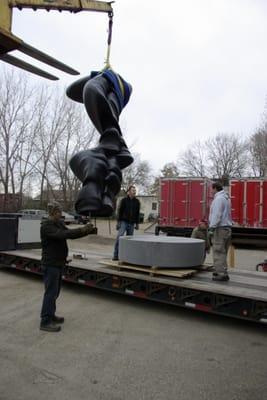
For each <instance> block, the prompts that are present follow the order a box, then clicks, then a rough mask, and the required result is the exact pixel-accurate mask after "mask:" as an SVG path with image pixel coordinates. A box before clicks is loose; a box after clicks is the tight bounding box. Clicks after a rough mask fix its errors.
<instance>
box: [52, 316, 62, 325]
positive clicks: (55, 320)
mask: <svg viewBox="0 0 267 400" xmlns="http://www.w3.org/2000/svg"><path fill="white" fill-rule="evenodd" d="M64 321H65V319H64V317H57V316H56V315H54V316H53V317H52V322H54V323H56V324H64Z"/></svg>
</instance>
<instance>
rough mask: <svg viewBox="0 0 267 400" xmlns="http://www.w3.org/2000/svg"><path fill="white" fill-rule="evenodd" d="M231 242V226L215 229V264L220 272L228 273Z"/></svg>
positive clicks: (213, 241)
mask: <svg viewBox="0 0 267 400" xmlns="http://www.w3.org/2000/svg"><path fill="white" fill-rule="evenodd" d="M230 243H231V228H228V227H225V228H224V227H219V228H215V229H214V235H213V240H212V244H213V246H212V248H213V266H214V268H215V271H216V272H217V273H218V274H225V273H227V252H228V249H229V246H230Z"/></svg>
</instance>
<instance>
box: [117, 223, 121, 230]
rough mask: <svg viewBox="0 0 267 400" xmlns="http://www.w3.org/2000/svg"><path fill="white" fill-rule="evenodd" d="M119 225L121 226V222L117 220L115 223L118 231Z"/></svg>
mask: <svg viewBox="0 0 267 400" xmlns="http://www.w3.org/2000/svg"><path fill="white" fill-rule="evenodd" d="M120 227H121V223H120V221H118V222H117V225H116V230H117V231H118V230H119V229H120Z"/></svg>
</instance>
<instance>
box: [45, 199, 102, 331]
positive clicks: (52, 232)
mask: <svg viewBox="0 0 267 400" xmlns="http://www.w3.org/2000/svg"><path fill="white" fill-rule="evenodd" d="M48 215H49V216H48V219H46V220H43V221H42V223H41V244H42V261H41V264H42V267H43V270H44V284H45V293H44V298H43V304H42V309H41V324H40V329H41V330H43V331H47V332H59V331H60V330H61V328H60V326H58V325H56V324H62V323H63V322H64V318H63V317H58V316H56V314H55V313H56V299H57V298H58V296H59V293H60V287H61V277H62V270H63V268H64V266H65V264H66V261H67V256H68V246H67V241H66V239H77V238H80V237H83V236H86V235H88V234H89V233H92V232H94V229H95V228H94V227H93V225H92V224H87V225H85V226H83V227H82V228H78V229H68V228H67V227H66V225H65V224H64V222H63V220H62V212H61V207H60V205H59V204H57V203H53V204H50V205H49V206H48Z"/></svg>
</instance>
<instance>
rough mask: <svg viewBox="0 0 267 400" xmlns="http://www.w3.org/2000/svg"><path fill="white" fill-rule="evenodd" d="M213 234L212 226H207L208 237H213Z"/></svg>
mask: <svg viewBox="0 0 267 400" xmlns="http://www.w3.org/2000/svg"><path fill="white" fill-rule="evenodd" d="M213 234H214V228H209V229H208V237H209V238H210V239H211V238H212V237H213Z"/></svg>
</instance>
